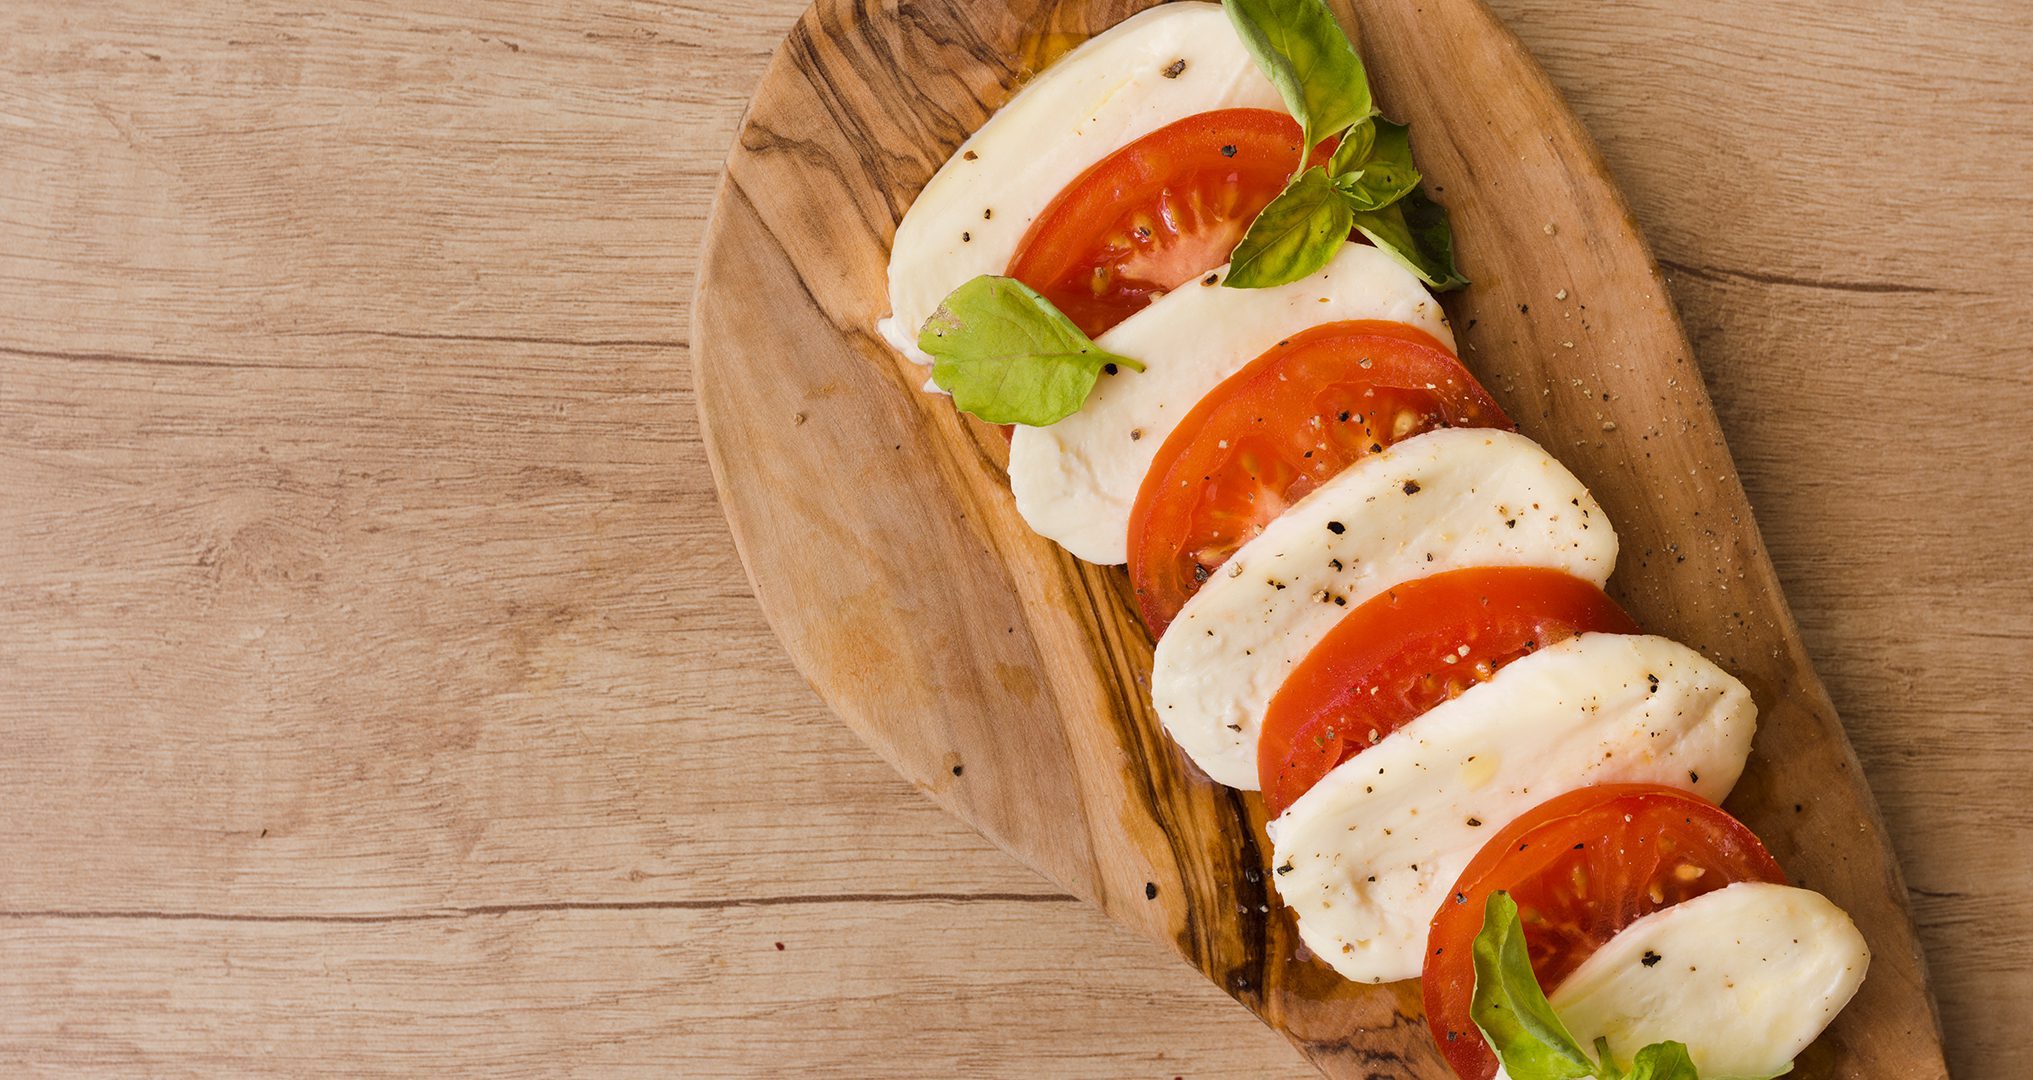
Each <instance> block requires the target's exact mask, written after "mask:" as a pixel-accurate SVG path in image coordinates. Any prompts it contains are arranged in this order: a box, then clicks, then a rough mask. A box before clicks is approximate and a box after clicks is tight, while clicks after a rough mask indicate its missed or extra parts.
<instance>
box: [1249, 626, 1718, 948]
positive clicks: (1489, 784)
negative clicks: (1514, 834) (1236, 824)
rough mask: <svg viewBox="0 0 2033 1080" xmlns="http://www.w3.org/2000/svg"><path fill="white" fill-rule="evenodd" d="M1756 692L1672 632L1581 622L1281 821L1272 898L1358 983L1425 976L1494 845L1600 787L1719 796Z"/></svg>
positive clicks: (1399, 734)
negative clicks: (1433, 936) (1595, 627)
mask: <svg viewBox="0 0 2033 1080" xmlns="http://www.w3.org/2000/svg"><path fill="white" fill-rule="evenodd" d="M1756 717H1757V708H1756V706H1754V705H1752V704H1751V695H1750V692H1749V691H1748V690H1746V689H1744V685H1743V684H1742V683H1740V682H1738V681H1737V680H1736V679H1734V678H1732V677H1730V675H1729V673H1728V672H1725V671H1723V670H1722V669H1721V668H1719V667H1717V666H1715V665H1714V664H1712V663H1710V662H1709V661H1708V660H1706V659H1704V658H1703V657H1702V656H1701V654H1699V653H1697V652H1695V651H1694V650H1692V649H1689V648H1687V647H1686V646H1684V645H1679V644H1676V643H1674V642H1672V641H1669V640H1667V639H1665V638H1659V637H1641V636H1636V635H1624V634H1582V635H1580V636H1578V637H1572V638H1568V639H1567V640H1565V641H1562V642H1560V643H1558V644H1556V645H1552V646H1549V647H1547V648H1545V649H1541V650H1540V651H1538V652H1536V653H1533V654H1532V655H1530V656H1527V657H1524V658H1522V659H1519V660H1516V661H1514V662H1512V663H1511V664H1509V665H1507V666H1505V667H1504V668H1503V669H1502V670H1500V671H1498V672H1497V674H1496V677H1495V678H1493V679H1491V680H1490V681H1488V682H1486V683H1482V684H1480V685H1477V686H1474V687H1471V688H1470V689H1468V690H1467V691H1466V692H1464V693H1463V694H1462V695H1461V696H1460V697H1458V698H1455V699H1454V700H1452V701H1448V702H1445V703H1443V704H1440V705H1437V706H1435V707H1434V708H1433V709H1432V710H1431V711H1429V712H1427V713H1426V714H1425V715H1424V716H1421V717H1419V718H1418V719H1416V720H1414V721H1412V722H1411V723H1409V724H1406V725H1405V726H1404V727H1402V728H1399V729H1398V730H1397V731H1395V732H1392V733H1391V734H1390V735H1387V736H1385V737H1384V738H1383V740H1382V741H1380V742H1378V743H1377V744H1376V745H1375V746H1372V747H1370V748H1368V749H1366V750H1364V751H1362V752H1361V753H1359V754H1357V755H1355V756H1354V757H1352V758H1350V759H1348V760H1347V761H1344V762H1342V763H1341V764H1340V765H1338V766H1336V767H1335V769H1334V771H1333V772H1330V773H1328V774H1327V775H1326V776H1325V777H1324V778H1322V779H1321V781H1320V783H1319V784H1317V785H1315V786H1314V788H1313V790H1311V791H1308V792H1307V793H1306V794H1304V795H1302V796H1300V797H1299V800H1298V801H1297V802H1294V803H1293V804H1292V805H1291V807H1290V808H1289V809H1287V810H1286V811H1285V813H1284V814H1283V816H1281V817H1279V818H1278V820H1276V821H1274V822H1272V823H1271V826H1270V834H1271V840H1272V843H1273V845H1274V847H1275V851H1276V854H1275V856H1274V859H1273V862H1272V866H1274V867H1275V868H1276V871H1277V873H1276V875H1275V878H1274V880H1275V881H1276V882H1277V886H1278V895H1279V896H1280V897H1282V898H1283V899H1284V901H1285V903H1286V905H1288V906H1289V907H1291V909H1292V911H1293V913H1294V914H1296V915H1297V916H1298V923H1299V936H1300V938H1301V939H1302V940H1304V941H1305V942H1306V945H1307V947H1308V948H1310V949H1312V950H1313V951H1314V952H1315V953H1317V954H1319V956H1320V958H1321V959H1323V960H1325V961H1327V963H1328V964H1330V965H1331V966H1333V968H1334V970H1336V971H1338V972H1340V973H1341V974H1342V975H1344V976H1346V977H1348V978H1350V979H1353V980H1355V981H1357V982H1391V981H1394V980H1397V979H1410V978H1413V977H1415V976H1417V975H1418V974H1419V967H1420V963H1421V961H1422V959H1423V957H1422V955H1421V954H1422V952H1423V951H1424V947H1425V943H1426V928H1427V924H1428V923H1429V922H1430V921H1431V920H1432V918H1433V912H1434V911H1435V910H1437V909H1438V908H1439V906H1440V903H1441V901H1442V899H1444V897H1445V893H1446V891H1447V889H1448V888H1449V887H1451V886H1452V885H1453V884H1454V881H1455V879H1456V878H1457V877H1459V876H1460V874H1461V871H1462V868H1463V867H1465V866H1467V865H1468V861H1469V859H1470V858H1471V857H1473V856H1474V855H1475V853H1476V852H1477V851H1478V850H1480V849H1481V847H1482V845H1483V843H1484V842H1486V841H1487V840H1488V839H1489V838H1490V837H1491V836H1493V835H1495V834H1496V833H1497V832H1498V831H1499V830H1501V829H1502V828H1503V827H1504V826H1505V825H1508V824H1510V823H1511V822H1512V821H1513V820H1515V819H1516V818H1517V817H1518V816H1519V815H1521V814H1523V813H1524V812H1525V811H1527V810H1530V809H1532V808H1533V807H1535V806H1538V805H1539V804H1540V803H1543V802H1545V801H1546V800H1548V799H1551V798H1553V797H1554V796H1556V795H1560V794H1562V793H1565V792H1568V791H1572V790H1575V789H1577V788H1582V787H1589V786H1592V785H1595V784H1612V783H1655V784H1666V785H1670V786H1672V787H1676V788H1681V789H1683V790H1687V791H1692V792H1694V793H1696V794H1698V795H1700V796H1701V797H1703V798H1705V799H1709V800H1712V801H1720V800H1721V799H1722V797H1723V796H1724V795H1726V794H1728V793H1729V789H1730V788H1731V787H1732V786H1733V785H1735V783H1736V779H1737V775H1738V774H1739V773H1741V772H1742V771H1743V766H1744V758H1745V757H1746V756H1747V755H1749V753H1750V749H1751V732H1752V730H1753V728H1755V727H1756Z"/></svg>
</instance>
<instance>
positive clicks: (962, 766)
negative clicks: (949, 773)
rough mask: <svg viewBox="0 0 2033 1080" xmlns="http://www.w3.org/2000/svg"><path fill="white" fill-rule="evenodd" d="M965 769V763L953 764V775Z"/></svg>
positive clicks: (957, 774)
mask: <svg viewBox="0 0 2033 1080" xmlns="http://www.w3.org/2000/svg"><path fill="white" fill-rule="evenodd" d="M966 769H967V766H965V765H955V766H953V775H954V776H959V775H960V774H961V773H962V772H964V771H966Z"/></svg>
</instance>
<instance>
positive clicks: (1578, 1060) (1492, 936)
mask: <svg viewBox="0 0 2033 1080" xmlns="http://www.w3.org/2000/svg"><path fill="white" fill-rule="evenodd" d="M1474 959H1475V996H1474V997H1473V998H1471V999H1470V1002H1469V1009H1468V1014H1469V1016H1471V1017H1472V1018H1474V1020H1475V1026H1476V1027H1478V1028H1480V1029H1482V1037H1483V1038H1484V1039H1487V1040H1488V1041H1489V1046H1490V1049H1491V1050H1492V1051H1494V1052H1495V1053H1496V1056H1497V1060H1498V1061H1501V1062H1503V1066H1504V1072H1505V1074H1506V1075H1508V1076H1509V1077H1510V1078H1511V1080H1584V1078H1587V1077H1595V1076H1598V1075H1599V1074H1598V1072H1597V1071H1596V1065H1595V1062H1594V1061H1591V1060H1590V1059H1589V1056H1588V1053H1587V1052H1586V1051H1584V1050H1582V1049H1581V1046H1580V1044H1578V1043H1576V1042H1575V1041H1574V1036H1572V1035H1570V1034H1568V1033H1567V1026H1566V1025H1565V1024H1562V1023H1561V1022H1560V1018H1559V1017H1558V1016H1555V1015H1554V1014H1553V1006H1552V1005H1550V1004H1548V1003H1547V1001H1546V995H1545V993H1544V992H1543V991H1541V990H1540V989H1539V978H1538V976H1536V975H1534V974H1532V960H1531V957H1530V956H1529V955H1527V953H1526V951H1525V928H1524V925H1523V924H1522V923H1520V922H1519V921H1518V905H1517V904H1516V903H1514V902H1513V901H1512V900H1511V897H1510V894H1509V893H1506V892H1502V891H1498V892H1493V893H1491V894H1490V895H1489V902H1488V903H1487V904H1485V905H1484V906H1483V915H1482V930H1481V932H1479V933H1477V934H1476V935H1475V946H1474Z"/></svg>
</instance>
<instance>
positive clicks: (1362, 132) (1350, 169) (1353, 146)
mask: <svg viewBox="0 0 2033 1080" xmlns="http://www.w3.org/2000/svg"><path fill="white" fill-rule="evenodd" d="M1376 141H1377V126H1376V118H1375V117H1371V118H1369V119H1367V120H1364V121H1362V122H1361V123H1359V124H1357V125H1355V126H1354V127H1351V128H1349V129H1348V130H1347V131H1344V132H1342V133H1341V145H1339V146H1336V147H1335V148H1334V156H1333V157H1331V158H1328V159H1327V175H1329V176H1331V177H1334V178H1335V179H1337V180H1339V179H1340V178H1342V177H1344V176H1348V175H1351V174H1354V173H1359V172H1361V171H1362V163H1363V162H1365V161H1368V160H1369V152H1370V150H1371V148H1373V147H1375V146H1376Z"/></svg>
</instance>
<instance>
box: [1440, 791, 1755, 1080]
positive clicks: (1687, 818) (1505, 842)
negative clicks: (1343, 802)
mask: <svg viewBox="0 0 2033 1080" xmlns="http://www.w3.org/2000/svg"><path fill="white" fill-rule="evenodd" d="M1785 880H1786V877H1785V874H1784V873H1782V872H1781V871H1780V869H1779V864H1778V863H1777V862H1775V861H1774V860H1773V859H1772V856H1771V854H1770V853H1769V852H1767V851H1766V850H1765V845H1763V844H1761V843H1759V842H1758V838H1757V837H1756V836H1755V835H1753V834H1752V832H1751V830H1750V829H1748V828H1746V827H1745V826H1744V823H1743V822H1741V821H1738V820H1737V819H1735V818H1733V817H1731V816H1729V814H1728V813H1726V812H1724V811H1723V810H1722V808H1721V807H1718V806H1716V805H1714V804H1713V803H1710V802H1707V801H1706V800H1704V799H1702V798H1701V797H1700V796H1698V795H1694V794H1691V793H1689V792H1685V791H1678V790H1675V789H1673V788H1668V787H1661V786H1658V785H1655V784H1606V785H1603V786H1601V787H1592V788H1583V789H1581V790H1580V791H1570V792H1568V793H1567V794H1565V795H1562V796H1560V797H1558V798H1556V799H1553V800H1551V801H1549V802H1546V803H1544V804H1542V805H1540V806H1539V807H1538V808H1536V809H1534V810H1532V811H1531V812H1529V813H1527V814H1525V815H1524V816H1523V817H1521V818H1519V819H1518V820H1516V821H1513V822H1512V823H1511V824H1510V825H1508V826H1506V827H1505V828H1504V829H1503V830H1501V831H1500V832H1498V833H1497V834H1496V835H1495V836H1494V837H1492V838H1491V839H1490V841H1489V843H1488V844H1487V845H1485V846H1484V847H1483V849H1482V851H1480V852H1478V853H1477V854H1476V856H1475V859H1474V860H1473V861H1472V862H1470V863H1469V864H1468V868H1467V869H1466V870H1463V871H1462V872H1461V878H1460V880H1458V881H1456V882H1455V883H1454V891H1453V892H1451V893H1449V894H1448V897H1447V899H1446V900H1445V901H1443V902H1442V903H1441V905H1440V911H1439V913H1438V914H1436V915H1435V916H1434V917H1433V926H1432V930H1431V931H1430V932H1429V934H1428V937H1427V941H1426V965H1425V971H1424V973H1423V974H1422V976H1421V977H1422V978H1423V980H1424V986H1423V989H1424V992H1425V995H1426V1023H1427V1025H1428V1026H1429V1027H1431V1028H1432V1029H1433V1037H1434V1038H1435V1039H1437V1040H1439V1043H1440V1051H1441V1053H1442V1054H1444V1055H1446V1057H1447V1062H1448V1064H1450V1065H1452V1066H1454V1071H1455V1072H1456V1073H1459V1074H1460V1075H1461V1076H1462V1077H1463V1078H1464V1080H1489V1078H1490V1077H1491V1076H1494V1075H1495V1074H1496V1069H1497V1060H1496V1056H1495V1055H1494V1054H1492V1053H1490V1050H1489V1047H1488V1046H1487V1045H1485V1044H1484V1042H1483V1038H1482V1033H1481V1032H1480V1031H1478V1030H1476V1027H1475V1022H1474V1021H1473V1020H1472V1019H1470V1017H1469V1003H1470V1000H1471V998H1472V996H1473V994H1474V992H1475V964H1474V959H1473V956H1472V952H1471V950H1472V948H1473V944H1474V941H1475V935H1476V933H1477V932H1478V931H1480V930H1481V929H1482V915H1483V904H1484V903H1485V902H1486V901H1487V900H1488V899H1489V894H1490V893H1492V892H1495V891H1496V890H1498V889H1502V890H1505V891H1508V892H1509V893H1510V894H1511V899H1513V900H1515V901H1517V904H1518V917H1519V919H1520V921H1522V922H1523V923H1524V928H1525V944H1526V947H1527V950H1528V951H1529V952H1530V954H1531V957H1532V971H1533V972H1534V973H1535V974H1537V975H1538V976H1539V985H1540V986H1541V987H1543V988H1546V989H1547V991H1548V992H1549V993H1550V992H1551V989H1552V988H1553V987H1556V986H1558V985H1559V984H1560V981H1561V980H1562V979H1565V978H1566V977H1567V976H1568V975H1569V974H1570V973H1572V972H1573V971H1574V969H1575V968H1576V967H1578V966H1580V964H1581V962H1582V961H1583V960H1586V959H1588V957H1589V955H1590V954H1591V953H1593V952H1595V950H1597V949H1599V948H1601V947H1602V945H1603V943H1604V942H1606V941H1608V940H1609V939H1610V938H1611V937H1612V936H1614V935H1615V934H1616V932H1617V931H1619V930H1622V929H1623V928H1624V927H1626V926H1629V925H1630V924H1631V923H1633V922H1636V921H1637V920H1638V919H1639V918H1640V917H1641V916H1644V915H1649V914H1651V913H1652V912H1654V911H1657V910H1659V909H1660V908H1664V907H1670V906H1672V905H1674V904H1677V903H1679V902H1681V901H1682V900H1691V899H1693V898H1694V897H1697V896H1700V895H1701V894H1702V893H1706V892H1713V891H1715V890H1716V889H1720V888H1722V887H1723V886H1725V885H1730V884H1734V883H1736V882H1739V881H1769V882H1784V881H1785Z"/></svg>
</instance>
